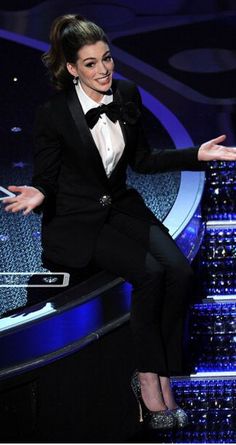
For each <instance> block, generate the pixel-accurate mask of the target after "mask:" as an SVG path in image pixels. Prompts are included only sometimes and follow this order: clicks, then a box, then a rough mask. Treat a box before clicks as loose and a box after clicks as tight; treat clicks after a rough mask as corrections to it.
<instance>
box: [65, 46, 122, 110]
mask: <svg viewBox="0 0 236 445" xmlns="http://www.w3.org/2000/svg"><path fill="white" fill-rule="evenodd" d="M67 69H68V71H69V72H70V74H72V76H74V77H76V76H78V77H79V80H80V83H81V86H82V88H83V89H84V91H85V93H86V94H87V95H88V96H89V97H91V99H93V100H95V101H96V102H99V101H100V100H101V99H102V96H103V95H104V93H106V92H107V91H108V90H109V89H110V88H111V84H112V74H113V70H114V62H113V59H112V57H111V53H110V49H109V46H108V45H107V43H105V42H103V41H99V42H96V43H94V44H91V45H85V46H83V47H82V48H81V49H80V50H79V51H78V60H77V62H76V63H75V64H70V63H67Z"/></svg>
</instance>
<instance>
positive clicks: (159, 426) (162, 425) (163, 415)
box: [131, 371, 176, 430]
mask: <svg viewBox="0 0 236 445" xmlns="http://www.w3.org/2000/svg"><path fill="white" fill-rule="evenodd" d="M131 387H132V390H133V392H134V395H135V398H136V400H137V402H138V406H139V421H140V422H144V424H145V425H146V426H147V427H148V428H150V429H152V430H167V429H173V428H174V427H175V426H176V420H175V417H174V416H173V414H172V413H171V411H170V410H163V411H150V410H149V409H148V408H147V407H146V405H145V404H144V402H143V399H142V396H141V386H140V381H139V377H138V372H137V371H135V373H134V374H133V377H132V379H131Z"/></svg>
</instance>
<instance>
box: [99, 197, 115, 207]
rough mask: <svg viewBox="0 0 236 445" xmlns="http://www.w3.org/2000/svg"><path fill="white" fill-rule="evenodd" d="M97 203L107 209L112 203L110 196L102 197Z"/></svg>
mask: <svg viewBox="0 0 236 445" xmlns="http://www.w3.org/2000/svg"><path fill="white" fill-rule="evenodd" d="M99 202H100V204H101V205H102V206H103V207H107V206H109V205H111V203H112V199H111V196H110V195H103V196H101V198H100V199H99Z"/></svg>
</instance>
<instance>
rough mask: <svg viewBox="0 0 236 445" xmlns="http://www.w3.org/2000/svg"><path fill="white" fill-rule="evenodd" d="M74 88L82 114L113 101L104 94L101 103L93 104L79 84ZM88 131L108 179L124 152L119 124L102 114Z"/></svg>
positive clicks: (111, 97) (110, 96) (109, 96)
mask: <svg viewBox="0 0 236 445" xmlns="http://www.w3.org/2000/svg"><path fill="white" fill-rule="evenodd" d="M75 88H76V92H77V95H78V98H79V100H80V103H81V105H82V108H83V112H84V114H86V113H87V112H88V111H89V110H90V109H91V108H95V107H99V106H100V105H102V104H105V105H108V104H109V103H110V102H112V101H113V94H111V95H106V94H105V95H104V96H103V98H102V100H101V102H95V101H94V100H93V99H91V98H90V97H89V96H88V95H87V94H86V93H85V92H84V90H83V88H82V86H81V84H80V82H78V85H76V87H75ZM90 131H91V133H92V136H93V139H94V142H95V144H96V146H97V149H98V151H99V153H100V156H101V158H102V162H103V166H104V169H105V172H106V174H107V176H108V177H109V176H110V175H111V173H112V171H113V169H114V168H115V166H116V164H117V162H118V161H119V159H120V157H121V155H122V153H123V151H124V146H125V143H124V137H123V134H122V130H121V128H120V124H119V122H118V121H117V122H115V123H114V122H112V121H111V120H110V119H109V118H108V117H107V115H106V114H105V113H102V114H101V116H100V118H99V119H98V121H97V123H96V124H95V125H94V127H93V128H91V129H90Z"/></svg>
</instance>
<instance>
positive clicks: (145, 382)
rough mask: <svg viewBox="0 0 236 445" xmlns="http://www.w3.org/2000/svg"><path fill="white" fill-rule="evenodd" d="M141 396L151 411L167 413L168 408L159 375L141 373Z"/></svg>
mask: <svg viewBox="0 0 236 445" xmlns="http://www.w3.org/2000/svg"><path fill="white" fill-rule="evenodd" d="M139 381H140V387H141V396H142V400H143V402H144V404H145V405H146V407H147V408H148V409H149V410H150V411H165V410H167V406H166V405H165V402H164V400H163V396H162V392H161V387H160V381H159V377H158V375H157V374H154V373H139Z"/></svg>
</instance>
